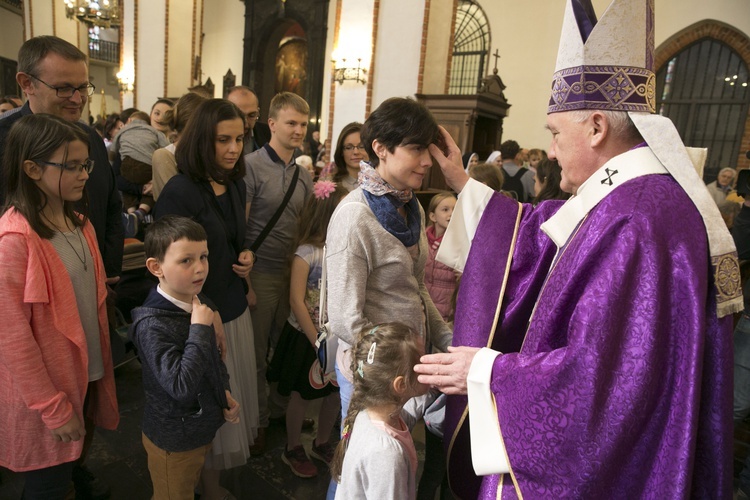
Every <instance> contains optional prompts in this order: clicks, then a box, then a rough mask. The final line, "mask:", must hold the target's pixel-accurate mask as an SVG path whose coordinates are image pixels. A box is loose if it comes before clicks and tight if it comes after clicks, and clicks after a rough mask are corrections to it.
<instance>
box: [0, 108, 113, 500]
mask: <svg viewBox="0 0 750 500" xmlns="http://www.w3.org/2000/svg"><path fill="white" fill-rule="evenodd" d="M93 166H94V165H93V162H92V161H91V160H90V159H89V140H88V136H87V135H86V133H85V132H84V131H83V130H81V129H79V128H78V127H76V126H75V125H73V124H71V123H68V122H66V121H64V120H62V119H60V118H57V117H54V116H52V115H45V114H32V115H28V116H24V117H23V118H21V119H20V120H18V121H17V122H16V123H15V124H14V126H13V128H11V130H10V133H9V135H8V139H7V142H6V148H5V156H4V163H3V169H4V171H5V172H6V175H7V177H6V179H7V195H6V205H5V209H4V213H3V215H2V218H0V255H2V256H3V258H2V259H0V290H2V299H3V300H2V302H3V307H2V308H0V323H2V325H3V334H2V335H0V394H2V395H4V396H0V402H1V404H0V428H2V429H3V432H2V433H0V466H2V467H6V468H9V469H11V470H13V471H16V472H20V473H22V474H23V475H24V476H25V487H24V492H23V498H34V499H36V498H39V499H42V498H44V499H63V498H65V497H66V495H67V494H68V489H69V484H70V482H71V477H72V473H73V464H74V462H75V461H76V460H77V459H78V458H79V457H80V456H81V451H82V449H83V437H84V435H85V434H86V430H85V426H84V413H85V414H86V415H89V416H93V420H94V423H95V424H96V425H98V426H100V427H103V428H105V429H115V428H116V427H117V424H118V421H119V413H118V410H117V399H116V396H115V382H114V372H113V368H112V355H111V352H110V345H109V328H108V326H107V312H106V305H105V304H106V303H105V299H106V296H107V292H106V289H105V285H104V282H105V279H106V276H105V272H104V264H103V263H102V258H101V255H100V254H99V250H98V246H97V242H96V236H95V234H94V229H93V227H92V225H91V223H90V222H89V221H88V219H87V217H86V216H85V215H84V214H81V213H79V212H77V211H76V210H75V209H74V208H73V207H74V206H80V205H76V204H77V203H78V202H79V201H80V200H81V199H84V200H85V199H86V196H85V192H84V188H85V186H86V181H87V180H88V178H89V173H91V170H92V168H93ZM85 205H86V203H85V201H84V206H85Z"/></svg>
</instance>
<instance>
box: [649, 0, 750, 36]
mask: <svg viewBox="0 0 750 500" xmlns="http://www.w3.org/2000/svg"><path fill="white" fill-rule="evenodd" d="M655 16H656V36H655V43H656V46H657V47H658V46H659V45H660V44H661V43H662V42H664V41H665V40H666V39H668V38H669V37H671V36H672V35H674V34H675V33H677V32H679V31H682V30H683V29H685V28H686V27H688V26H690V25H691V24H695V23H697V22H698V21H701V20H703V19H715V20H717V21H722V22H724V23H727V24H729V25H731V26H733V27H734V28H736V29H737V30H739V31H742V32H743V33H745V35H747V36H750V3H748V2H747V0H720V1H713V2H705V1H703V0H679V1H678V0H669V1H664V0H659V1H658V2H656V14H655Z"/></svg>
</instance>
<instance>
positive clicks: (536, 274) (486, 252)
mask: <svg viewBox="0 0 750 500" xmlns="http://www.w3.org/2000/svg"><path fill="white" fill-rule="evenodd" d="M562 204H563V202H562V201H560V202H549V203H545V204H543V205H544V208H542V206H541V205H540V206H539V207H537V208H536V209H534V210H533V211H532V209H531V206H530V205H523V204H520V203H518V202H516V201H513V200H511V199H510V198H507V197H505V196H503V195H500V194H496V195H494V196H493V198H492V200H491V201H490V203H489V205H488V206H487V208H486V209H485V211H484V214H483V216H482V219H481V221H480V223H479V226H478V228H477V232H476V234H477V237H479V235H481V244H477V245H472V247H471V252H470V253H469V258H468V260H467V265H466V269H465V272H464V275H463V277H462V279H461V284H460V286H459V293H458V297H457V306H456V317H455V322H454V330H453V345H454V346H461V345H464V346H470V347H491V348H493V349H495V350H497V351H500V352H518V351H519V350H520V348H521V345H522V343H523V341H524V338H525V335H526V329H527V326H528V320H529V317H530V315H531V311H532V310H533V307H534V304H535V302H536V297H537V295H538V293H539V290H540V289H541V286H542V284H543V282H544V278H545V276H546V274H547V273H546V270H547V269H549V264H550V263H551V261H552V257H553V256H554V252H555V249H556V247H555V245H554V244H553V243H552V242H551V241H550V240H549V238H548V237H547V236H546V235H544V234H542V233H541V232H539V234H538V238H536V240H535V241H537V242H538V245H537V246H536V247H534V248H533V249H532V251H529V250H528V249H525V248H524V249H516V241H517V238H518V236H519V231H522V230H523V229H522V225H521V222H522V221H524V222H528V219H529V218H535V217H539V218H540V220H539V221H538V224H541V223H542V222H544V220H546V219H547V218H549V217H550V216H551V215H552V214H554V213H555V212H556V211H557V209H558V208H559V207H560V206H562ZM513 215H515V217H514V216H513ZM538 224H533V223H532V224H530V226H532V227H534V230H536V228H538ZM527 241H528V240H527ZM514 253H515V255H514ZM519 254H520V255H519ZM511 257H513V258H512V259H511ZM476 261H478V262H492V263H493V264H492V266H477V265H472V262H476ZM511 270H512V271H513V273H518V275H522V276H529V278H522V279H520V280H519V279H514V276H512V275H510V271H511ZM509 275H510V276H509ZM507 297H511V299H509V300H506V301H505V302H506V303H505V304H504V305H503V303H504V299H505V298H507ZM501 305H503V307H502V310H501ZM468 433H469V419H468V399H467V397H466V396H451V397H449V398H448V403H447V406H446V416H445V434H444V435H445V437H446V440H445V445H446V448H447V454H446V459H447V468H448V477H449V481H450V487H451V490H452V491H453V493H454V495H456V496H457V497H458V498H462V499H469V498H476V497H477V495H478V493H479V487H480V485H481V481H482V478H479V477H477V476H476V475H475V474H474V469H473V466H472V462H471V445H470V440H469V434H468ZM456 477H460V478H461V481H460V484H459V482H458V481H455V480H453V478H456ZM467 478H469V479H467ZM493 479H495V480H497V479H499V477H498V476H495V477H493Z"/></svg>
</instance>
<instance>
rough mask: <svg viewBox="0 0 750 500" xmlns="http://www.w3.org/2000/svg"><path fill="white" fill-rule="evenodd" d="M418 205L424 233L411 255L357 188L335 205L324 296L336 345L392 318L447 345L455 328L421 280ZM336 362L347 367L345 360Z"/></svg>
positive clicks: (423, 257) (423, 253) (344, 345)
mask: <svg viewBox="0 0 750 500" xmlns="http://www.w3.org/2000/svg"><path fill="white" fill-rule="evenodd" d="M419 211H420V216H421V224H422V234H421V237H420V239H419V245H418V254H417V255H416V257H415V258H413V257H412V254H411V253H410V251H409V249H407V248H406V247H405V246H404V245H403V244H402V243H401V242H400V241H399V240H398V239H396V237H395V236H393V235H391V234H390V233H389V232H388V231H386V230H385V229H384V228H383V226H381V225H380V222H379V221H378V219H377V218H376V217H375V214H374V213H373V212H372V210H371V209H370V206H369V205H368V204H367V200H366V199H365V197H364V194H363V192H362V189H361V188H357V189H355V190H354V191H352V192H351V193H349V195H348V196H347V197H346V198H344V199H343V200H342V201H341V203H340V204H339V206H338V207H337V208H336V211H335V212H334V214H333V216H332V218H331V223H330V225H329V226H328V235H327V238H326V247H327V250H326V253H327V256H326V266H327V282H328V301H327V302H328V320H329V323H330V324H329V326H330V331H331V333H332V334H334V335H336V336H337V337H338V338H339V339H341V341H343V342H341V343H340V344H339V349H340V350H344V351H346V350H348V349H349V347H350V346H351V345H352V344H354V342H355V341H356V338H357V335H358V334H359V332H360V331H362V329H364V328H371V327H372V326H374V325H376V324H379V323H387V322H392V321H398V322H401V323H405V324H406V325H408V326H410V327H411V328H413V329H414V330H415V331H417V332H418V333H419V334H420V335H421V336H422V337H423V338H424V339H425V346H429V345H430V344H432V345H435V346H437V347H438V348H439V349H441V350H445V349H446V348H447V347H448V346H449V345H450V343H451V339H452V337H453V333H452V332H451V329H450V327H449V326H448V325H447V324H446V323H445V322H444V321H443V318H442V317H441V316H440V313H439V312H438V310H437V308H435V305H434V304H433V303H432V299H431V298H430V294H429V293H428V292H427V288H426V287H425V285H424V266H425V263H426V261H427V256H428V243H427V236H426V235H425V232H424V219H425V218H424V211H423V210H422V208H421V206H420V208H419ZM423 311H424V313H425V314H426V321H424V322H423V321H422V319H423V317H424V315H423ZM347 358H348V356H347ZM347 361H348V360H347ZM339 368H340V369H341V368H344V369H345V370H346V371H347V372H348V366H346V367H342V366H339Z"/></svg>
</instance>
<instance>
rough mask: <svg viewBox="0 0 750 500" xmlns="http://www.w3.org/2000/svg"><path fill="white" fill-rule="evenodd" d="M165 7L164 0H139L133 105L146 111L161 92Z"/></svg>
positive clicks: (162, 88)
mask: <svg viewBox="0 0 750 500" xmlns="http://www.w3.org/2000/svg"><path fill="white" fill-rule="evenodd" d="M165 7H166V3H165V0H149V1H147V2H144V1H139V2H138V19H137V21H136V23H137V25H136V26H137V35H136V36H137V38H136V41H135V43H136V45H137V50H138V54H137V60H136V65H135V72H136V75H135V85H136V86H137V88H138V91H137V93H136V102H135V107H137V108H138V109H141V110H143V111H145V112H146V113H149V112H150V111H151V106H153V104H154V103H155V102H156V100H157V99H158V98H160V97H163V96H164V68H165V61H164V59H165V58H164V55H165V52H164V46H165V43H164V42H165V33H164V27H165V25H166V10H165Z"/></svg>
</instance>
